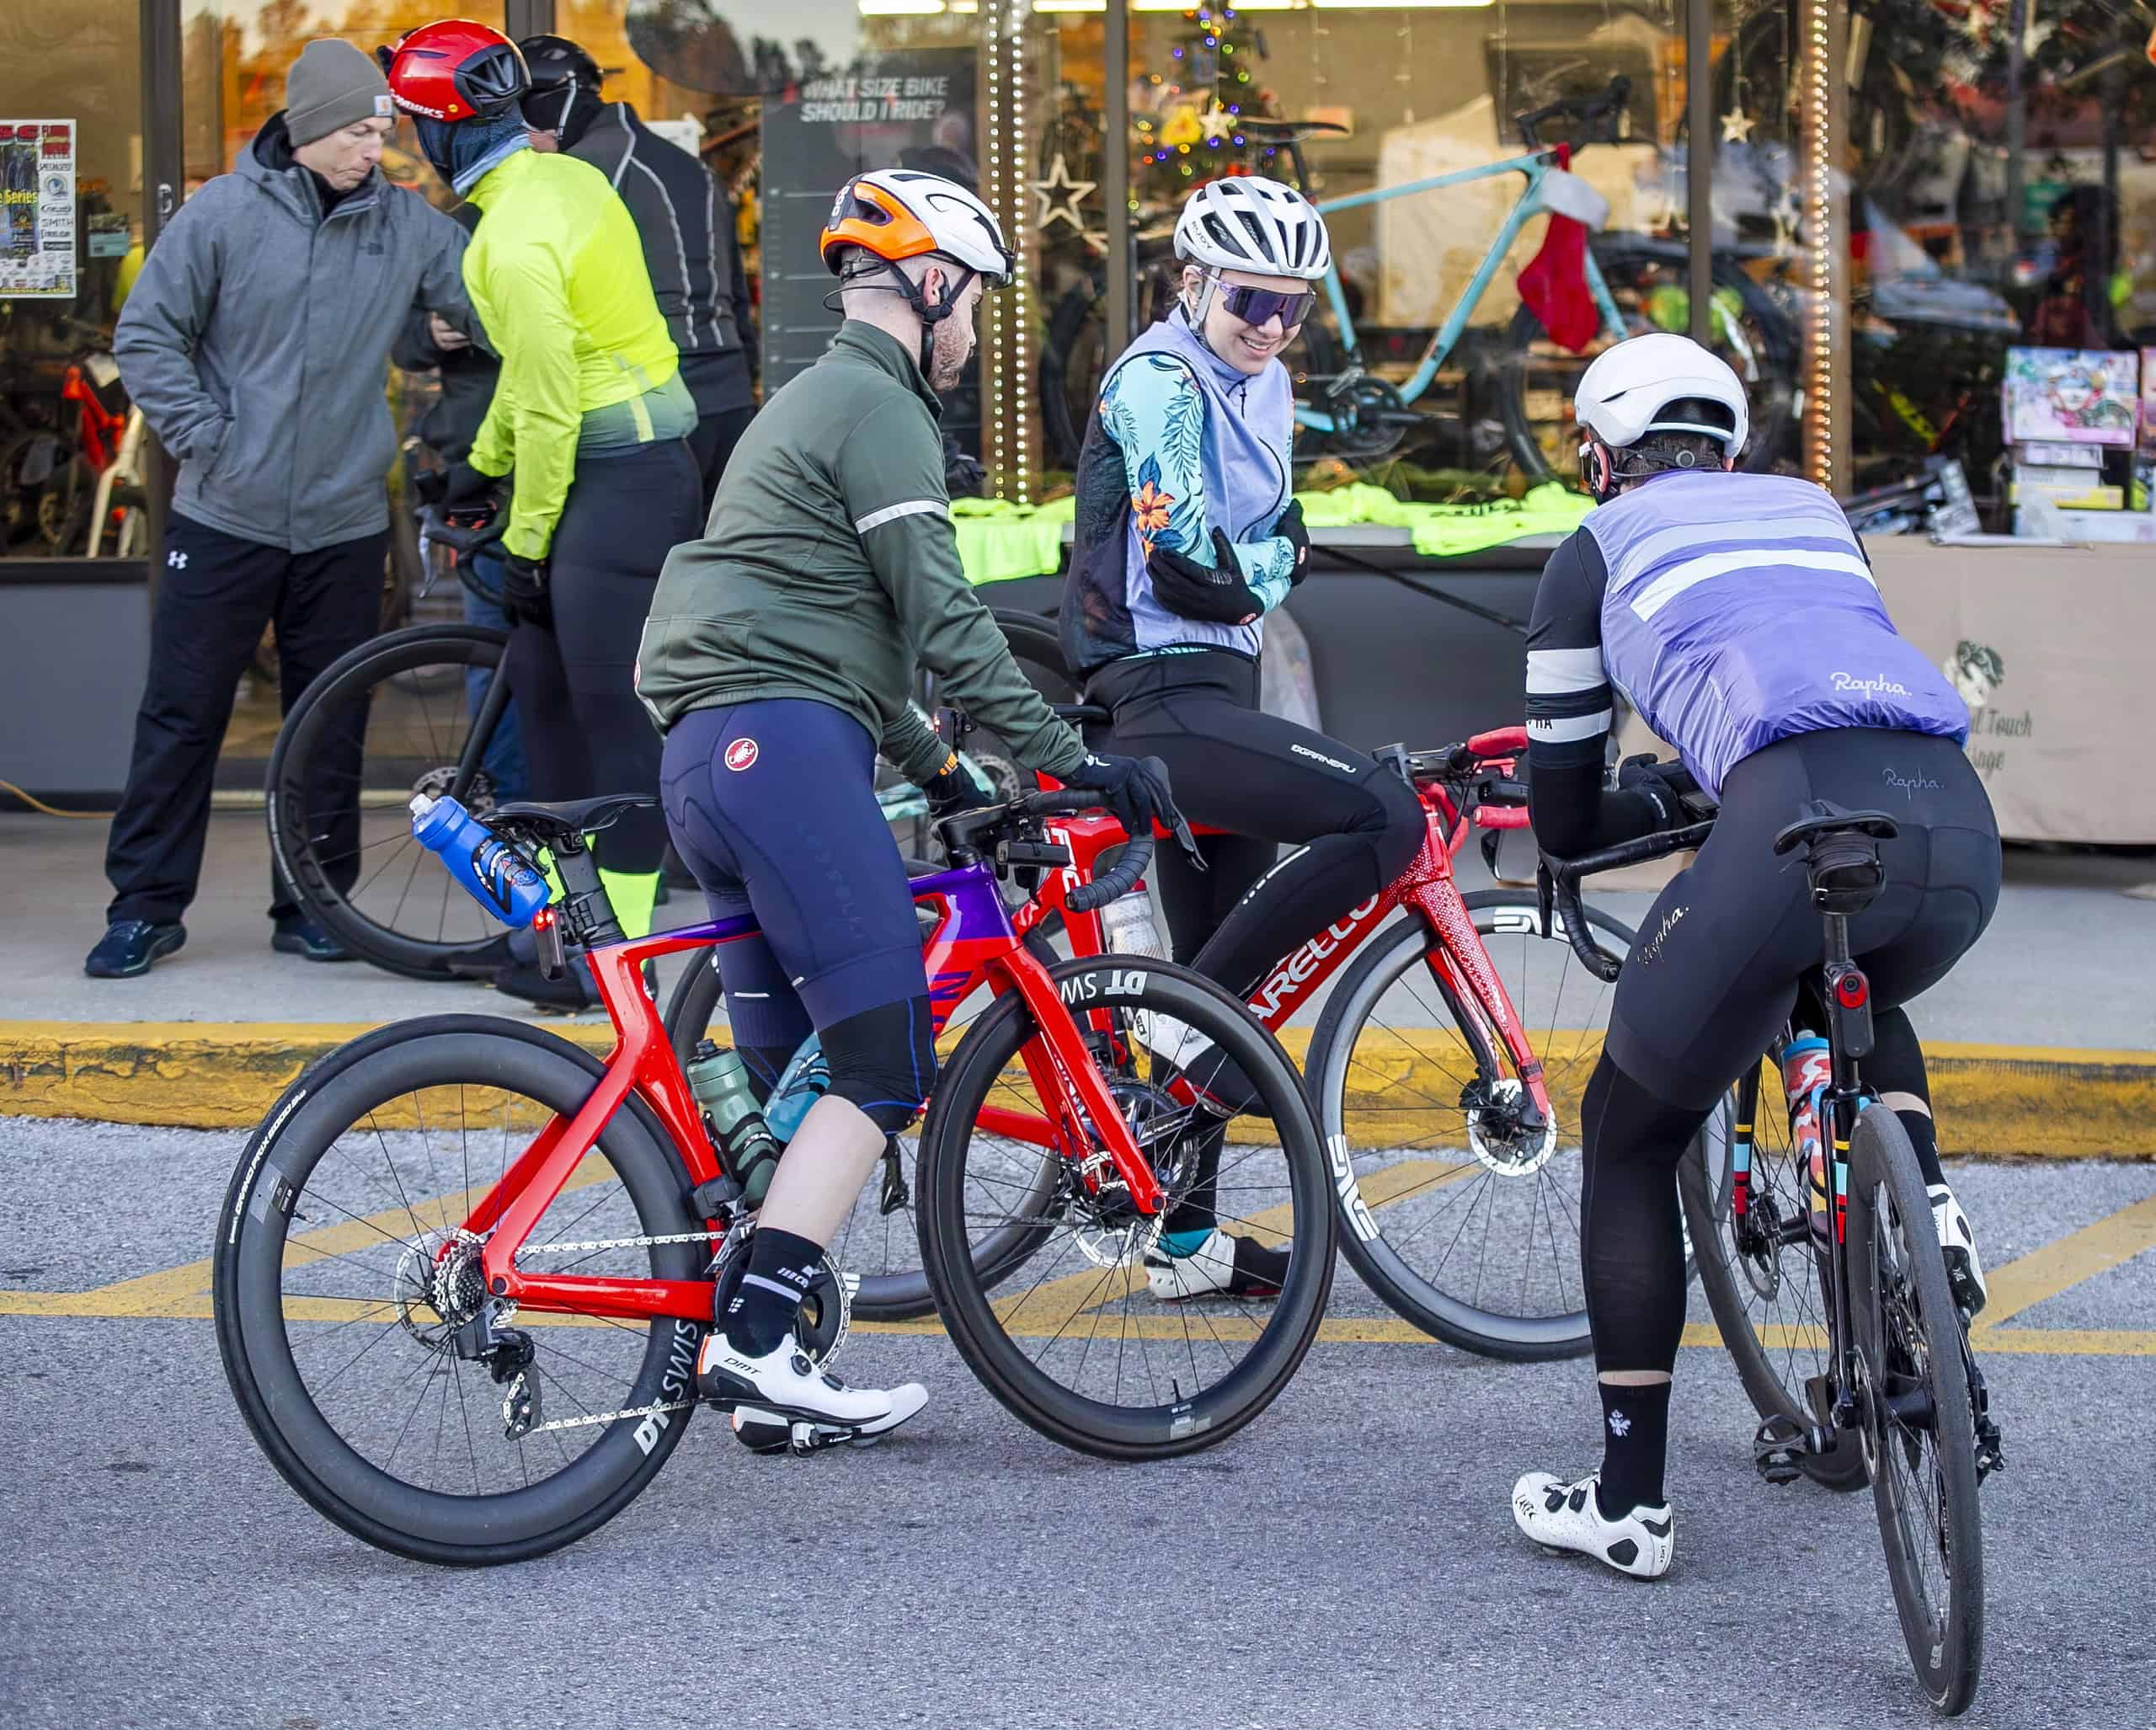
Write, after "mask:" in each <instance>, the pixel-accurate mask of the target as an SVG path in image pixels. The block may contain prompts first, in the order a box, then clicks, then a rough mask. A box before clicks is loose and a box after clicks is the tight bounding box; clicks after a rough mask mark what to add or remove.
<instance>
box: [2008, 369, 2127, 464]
mask: <svg viewBox="0 0 2156 1730" xmlns="http://www.w3.org/2000/svg"><path fill="white" fill-rule="evenodd" d="M2140 370H2141V369H2140V361H2139V358H2138V356H2137V355H2134V354H2132V352H2130V351H2128V352H2122V353H2112V352H2111V351H2110V350H2103V349H2009V350H2007V351H2006V377H2005V380H2004V382H2003V383H2002V385H2001V386H2000V389H2001V392H2002V393H2003V395H2004V408H2005V415H2006V437H2007V441H2008V442H2009V443H2010V444H2016V445H2019V444H2023V443H2025V442H2026V441H2029V440H2031V439H2061V440H2065V441H2068V442H2069V443H2073V444H2077V445H2131V444H2132V442H2133V430H2134V423H2135V421H2136V420H2137V419H2138V418H2139V414H2140V408H2141V389H2140V379H2139V376H2138V375H2139V372H2140Z"/></svg>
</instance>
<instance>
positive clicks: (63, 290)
mask: <svg viewBox="0 0 2156 1730" xmlns="http://www.w3.org/2000/svg"><path fill="white" fill-rule="evenodd" d="M0 218H4V222H0V296H9V297H19V296H33V295H34V296H51V298H53V299H56V300H72V299H73V298H74V297H75V123H74V122H73V121H72V120H0Z"/></svg>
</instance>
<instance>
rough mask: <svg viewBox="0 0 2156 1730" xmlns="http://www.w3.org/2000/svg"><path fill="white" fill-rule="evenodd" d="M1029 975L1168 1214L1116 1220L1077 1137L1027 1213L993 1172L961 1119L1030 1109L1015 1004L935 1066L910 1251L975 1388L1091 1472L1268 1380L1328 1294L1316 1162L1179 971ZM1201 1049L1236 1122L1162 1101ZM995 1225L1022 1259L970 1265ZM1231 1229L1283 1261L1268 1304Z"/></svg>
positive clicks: (1282, 1099)
mask: <svg viewBox="0 0 2156 1730" xmlns="http://www.w3.org/2000/svg"><path fill="white" fill-rule="evenodd" d="M1049 974H1050V976H1051V977H1052V978H1054V980H1055V981H1056V984H1057V987H1058V990H1059V992H1060V994H1061V997H1062V1001H1063V1002H1064V1003H1065V1004H1067V1005H1070V1006H1073V1014H1074V1016H1075V1019H1076V1023H1077V1026H1078V1029H1079V1031H1080V1033H1081V1035H1082V1036H1083V1037H1084V1038H1085V1039H1086V1042H1087V1044H1088V1045H1089V1047H1090V1048H1091V1049H1092V1050H1093V1052H1094V1054H1095V1060H1096V1061H1097V1063H1098V1064H1099V1065H1100V1068H1101V1071H1102V1076H1103V1078H1104V1079H1105V1080H1106V1081H1107V1087H1108V1091H1109V1092H1110V1094H1111V1096H1112V1097H1113V1098H1114V1100H1115V1102H1116V1105H1117V1107H1118V1110H1119V1111H1120V1112H1121V1113H1122V1115H1123V1120H1124V1121H1125V1123H1126V1124H1128V1125H1129V1128H1130V1131H1131V1134H1132V1136H1133V1139H1134V1140H1135V1141H1136V1142H1137V1144H1138V1145H1139V1150H1140V1151H1141V1152H1142V1153H1143V1154H1144V1155H1145V1156H1146V1157H1147V1158H1148V1159H1149V1160H1150V1161H1151V1164H1152V1167H1153V1171H1154V1174H1155V1177H1157V1178H1158V1179H1159V1181H1160V1183H1161V1187H1162V1188H1163V1189H1164V1190H1166V1194H1167V1201H1168V1206H1167V1208H1166V1209H1164V1210H1163V1212H1161V1213H1157V1214H1153V1215H1141V1214H1139V1213H1138V1212H1137V1211H1136V1210H1135V1209H1134V1208H1133V1207H1132V1206H1131V1205H1130V1204H1129V1198H1128V1194H1127V1193H1126V1192H1124V1191H1123V1188H1122V1186H1121V1185H1120V1183H1118V1182H1117V1181H1116V1180H1115V1178H1114V1177H1113V1168H1109V1170H1108V1172H1107V1176H1106V1177H1103V1175H1102V1169H1101V1166H1100V1164H1099V1163H1097V1162H1096V1161H1095V1159H1094V1157H1093V1156H1094V1155H1095V1154H1097V1152H1098V1151H1099V1144H1098V1141H1097V1138H1089V1140H1091V1145H1089V1146H1086V1147H1083V1148H1077V1149H1073V1148H1070V1147H1065V1148H1063V1149H1061V1150H1060V1151H1059V1156H1057V1157H1056V1159H1055V1161H1054V1169H1055V1173H1056V1191H1055V1194H1054V1198H1053V1199H1052V1200H1051V1202H1050V1204H1049V1206H1048V1207H1046V1208H1042V1207H1041V1206H1040V1205H1039V1204H1038V1202H1037V1200H1036V1199H1034V1197H1033V1193H1031V1192H1030V1191H1029V1190H1028V1189H1027V1188H1025V1187H1024V1186H1022V1185H1019V1184H1014V1183H1009V1182H1007V1181H1006V1180H1005V1179H1004V1178H1003V1177H1001V1173H1000V1167H1001V1161H1002V1155H1001V1151H999V1149H998V1148H997V1147H996V1145H995V1140H996V1138H994V1137H984V1136H982V1135H980V1134H979V1132H978V1125H979V1119H980V1117H981V1114H982V1113H983V1112H984V1111H985V1110H993V1109H998V1108H1001V1109H1008V1110H1011V1111H1013V1112H1017V1113H1026V1114H1028V1115H1037V1114H1038V1113H1039V1111H1040V1104H1039V1103H1038V1100H1037V1099H1036V1097H1034V1095H1033V1092H1032V1089H1031V1087H1030V1084H1029V1081H1028V1075H1029V1073H1032V1074H1042V1075H1054V1074H1055V1073H1056V1072H1057V1071H1056V1065H1055V1062H1054V1058H1053V1056H1052V1055H1049V1053H1047V1052H1046V1051H1045V1050H1043V1049H1042V1046H1041V1045H1040V1044H1036V1043H1035V1042H1040V1041H1043V1040H1044V1036H1043V1033H1042V1031H1041V1028H1040V1027H1039V1025H1038V1023H1036V1022H1035V1021H1034V1019H1033V1016H1032V1014H1031V1012H1029V1011H1028V1010H1027V1007H1026V1005H1025V1002H1024V1001H1023V1000H1022V998H1021V997H1020V996H1018V995H1017V993H1015V992H1013V993H1011V994H1009V995H1006V996H1003V997H1002V998H1001V999H999V1000H998V1001H997V1002H996V1003H995V1006H993V1007H992V1008H990V1010H989V1011H988V1012H986V1013H985V1014H984V1015H983V1016H982V1017H981V1018H980V1019H979V1022H978V1023H975V1025H974V1028H973V1030H972V1031H971V1032H970V1033H968V1035H967V1036H966V1038H965V1039H964V1040H963V1042H962V1043H961V1044H959V1047H958V1050H957V1052H956V1053H954V1054H953V1056H952V1059H951V1060H950V1063H949V1064H948V1065H947V1067H946V1068H945V1070H944V1071H943V1073H942V1076H940V1077H939V1078H938V1080H937V1084H936V1092H935V1095H934V1097H933V1098H932V1099H931V1102H930V1105H929V1112H928V1121H927V1123H926V1125H925V1126H924V1127H923V1129H922V1131H921V1255H922V1259H923V1262H924V1263H925V1265H926V1268H927V1270H928V1278H929V1283H930V1284H931V1286H932V1287H933V1288H934V1289H935V1293H936V1306H937V1311H938V1312H939V1313H940V1314H941V1315H942V1319H943V1325H944V1326H945V1327H947V1328H948V1329H949V1330H950V1334H951V1338H952V1340H953V1343H955V1344H956V1345H957V1346H958V1351H959V1354H961V1355H962V1356H963V1358H964V1359H965V1360H966V1363H967V1364H968V1365H969V1367H970V1368H971V1369H972V1370H973V1372H974V1375H977V1376H979V1378H980V1380H981V1381H982V1383H983V1384H984V1385H985V1386H986V1387H987V1388H988V1390H989V1391H990V1393H992V1394H994V1395H995V1397H996V1398H997V1399H998V1400H1000V1401H1001V1402H1002V1403H1003V1405H1004V1407H1006V1409H1007V1410H1008V1411H1010V1412H1011V1413H1012V1414H1013V1415H1014V1416H1016V1417H1017V1418H1020V1419H1022V1421H1023V1422H1025V1423H1028V1424H1030V1425H1031V1426H1032V1427H1033V1428H1035V1429H1037V1430H1038V1431H1039V1432H1040V1433H1041V1434H1043V1435H1045V1436H1048V1437H1049V1438H1050V1439H1053V1440H1054V1441H1058V1442H1060V1443H1062V1444H1064V1445H1065V1447H1068V1448H1075V1449H1077V1450H1080V1451H1081V1452H1084V1453H1088V1454H1095V1455H1100V1456H1102V1458H1105V1459H1112V1460H1155V1459H1165V1458H1167V1457H1169V1456H1171V1455H1178V1454H1187V1453H1190V1452H1192V1451H1193V1450H1197V1449H1199V1448H1208V1447H1211V1446H1212V1445H1213V1444H1214V1443H1216V1442H1220V1441H1225V1439H1227V1438H1228V1437H1229V1436H1230V1435H1233V1434H1235V1431H1237V1430H1238V1429H1240V1428H1242V1426H1243V1425H1245V1424H1246V1423H1249V1422H1250V1421H1251V1419H1252V1418H1256V1417H1257V1415H1258V1413H1259V1412H1262V1411H1263V1410H1264V1409H1265V1408H1266V1407H1267V1405H1269V1404H1270V1403H1271V1402H1273V1398H1274V1397H1275V1396H1277V1395H1278V1393H1279V1391H1280V1390H1281V1389H1282V1388H1283V1387H1284V1386H1287V1383H1288V1380H1289V1377H1291V1376H1292V1375H1294V1373H1295V1369H1296V1366H1297V1365H1298V1364H1300V1363H1301V1362H1302V1360H1303V1355H1304V1354H1305V1352H1307V1351H1308V1350H1309V1349H1310V1342H1311V1341H1312V1340H1313V1339H1315V1338H1316V1335H1317V1327H1318V1322H1319V1320H1320V1319H1321V1316H1323V1314H1324V1311H1325V1302H1326V1294H1327V1292H1328V1290H1329V1289H1330V1288H1331V1283H1332V1215H1331V1209H1330V1207H1329V1205H1328V1203H1327V1195H1326V1177H1325V1160H1324V1156H1323V1154H1322V1152H1321V1150H1320V1147H1319V1144H1318V1137H1317V1130H1316V1125H1315V1124H1314V1123H1313V1122H1312V1120H1311V1118H1310V1109H1309V1106H1308V1104H1307V1103H1306V1102H1305V1098H1304V1097H1303V1091H1302V1085H1301V1078H1300V1077H1299V1076H1298V1075H1297V1074H1296V1073H1295V1068H1294V1064H1292V1063H1291V1062H1290V1061H1289V1059H1288V1056H1287V1054H1286V1053H1285V1052H1283V1051H1282V1050H1281V1049H1280V1047H1279V1045H1278V1042H1276V1041H1275V1040H1274V1039H1273V1037H1272V1035H1271V1034H1269V1033H1267V1032H1266V1031H1265V1030H1264V1029H1263V1028H1261V1027H1259V1026H1258V1025H1257V1023H1255V1022H1253V1021H1252V1020H1251V1019H1250V1017H1249V1016H1248V1015H1247V1014H1246V1012H1245V1011H1244V1009H1243V1006H1242V1005H1241V1003H1239V1002H1238V1001H1235V998H1233V997H1231V996H1228V995H1227V994H1226V993H1225V992H1223V991H1221V990H1219V988H1218V987H1217V986H1215V985H1212V984H1210V983H1209V982H1208V981H1207V980H1203V979H1201V978H1200V977H1199V976H1198V974H1194V973H1192V972H1190V971H1189V970H1188V969H1184V968H1180V967H1176V966H1173V965H1171V964H1168V963H1166V962H1158V961H1150V960H1147V961H1140V962H1135V963H1134V961H1133V959H1132V958H1130V957H1129V956H1122V955H1105V956H1097V957H1091V958H1086V959H1081V960H1075V961H1066V962H1062V963H1060V964H1058V965H1056V966H1055V967H1053V968H1051V969H1049ZM1208 1044H1209V1045H1210V1046H1211V1047H1212V1048H1214V1049H1216V1050H1217V1051H1218V1052H1219V1053H1220V1054H1222V1055H1225V1057H1226V1058H1227V1059H1228V1060H1230V1062H1232V1063H1233V1064H1234V1065H1235V1066H1236V1067H1237V1068H1238V1069H1240V1070H1241V1072H1242V1074H1243V1075H1244V1076H1245V1077H1246V1078H1247V1079H1248V1081H1249V1082H1250V1085H1251V1096H1252V1101H1253V1103H1252V1108H1251V1111H1250V1112H1249V1113H1246V1114H1244V1115H1243V1116H1241V1117H1240V1118H1238V1119H1232V1120H1229V1121H1225V1122H1224V1121H1223V1120H1222V1119H1219V1117H1217V1116H1216V1115H1214V1113H1212V1111H1211V1110H1210V1109H1209V1108H1206V1107H1203V1106H1182V1105H1179V1104H1178V1103H1177V1101H1176V1099H1175V1098H1174V1097H1173V1095H1172V1093H1171V1091H1170V1089H1171V1083H1172V1082H1173V1081H1174V1080H1175V1079H1176V1077H1177V1076H1178V1075H1179V1074H1180V1073H1181V1071H1180V1067H1179V1065H1180V1064H1181V1063H1182V1062H1183V1061H1185V1060H1195V1059H1196V1058H1197V1057H1198V1055H1199V1054H1200V1053H1201V1052H1203V1051H1204V1050H1205V1049H1207V1045H1208ZM1029 1046H1030V1047H1032V1048H1033V1056H1034V1057H1035V1059H1036V1062H1035V1063H1034V1064H1033V1065H1030V1066H1029V1065H1027V1063H1026V1061H1025V1060H1026V1057H1027V1048H1028V1047H1029ZM1267 1119H1270V1121H1269V1122H1268V1121H1267ZM984 1156H985V1159H986V1161H987V1165H988V1169H987V1170H986V1171H985V1172H984V1171H983V1170H982V1169H981V1161H982V1160H983V1158H984ZM984 1179H985V1181H983V1180H984ZM1177 1209H1181V1217H1182V1219H1183V1220H1191V1219H1193V1217H1194V1218H1195V1219H1196V1220H1198V1221H1200V1222H1201V1223H1200V1224H1199V1225H1197V1226H1196V1227H1195V1228H1194V1229H1193V1230H1192V1231H1189V1232H1188V1233H1187V1234H1182V1236H1185V1237H1186V1238H1195V1237H1198V1236H1203V1242H1191V1241H1176V1239H1175V1238H1173V1237H1171V1236H1166V1235H1165V1233H1166V1225H1167V1224H1168V1222H1169V1220H1171V1219H1175V1218H1177V1217H1178V1215H1177ZM1014 1227H1015V1228H1018V1229H1021V1230H1022V1231H1026V1232H1027V1233H1029V1234H1031V1235H1032V1236H1033V1238H1034V1239H1035V1240H1036V1241H1037V1244H1038V1247H1035V1248H1033V1250H1032V1252H1031V1253H1030V1254H1029V1255H1027V1257H1025V1259H1023V1260H1022V1262H1019V1263H1017V1264H1015V1265H1011V1264H1006V1263H999V1262H997V1261H996V1260H995V1258H994V1257H990V1256H988V1255H985V1254H984V1253H983V1251H982V1248H981V1246H982V1245H983V1244H984V1243H985V1242H990V1241H995V1239H997V1238H998V1237H999V1236H1001V1235H1002V1234H1005V1233H1007V1232H1009V1231H1011V1230H1012V1229H1013V1228H1014ZM1224 1234H1225V1236H1224ZM1235 1238H1246V1239H1251V1240H1255V1241H1257V1243H1258V1244H1259V1245H1261V1246H1262V1247H1271V1248H1276V1249H1277V1248H1281V1247H1284V1248H1286V1250H1287V1251H1288V1261H1287V1268H1286V1272H1285V1273H1284V1275H1283V1276H1282V1280H1281V1284H1280V1286H1279V1289H1278V1295H1275V1296H1267V1295H1264V1293H1263V1291H1262V1290H1261V1289H1254V1287H1253V1284H1251V1282H1248V1281H1246V1280H1245V1279H1243V1278H1242V1276H1241V1273H1240V1272H1239V1271H1236V1270H1237V1269H1238V1268H1240V1267H1241V1262H1242V1257H1241V1256H1240V1255H1239V1254H1238V1253H1237V1252H1234V1250H1233V1246H1232V1243H1231V1241H1230V1240H1232V1239H1235Z"/></svg>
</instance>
